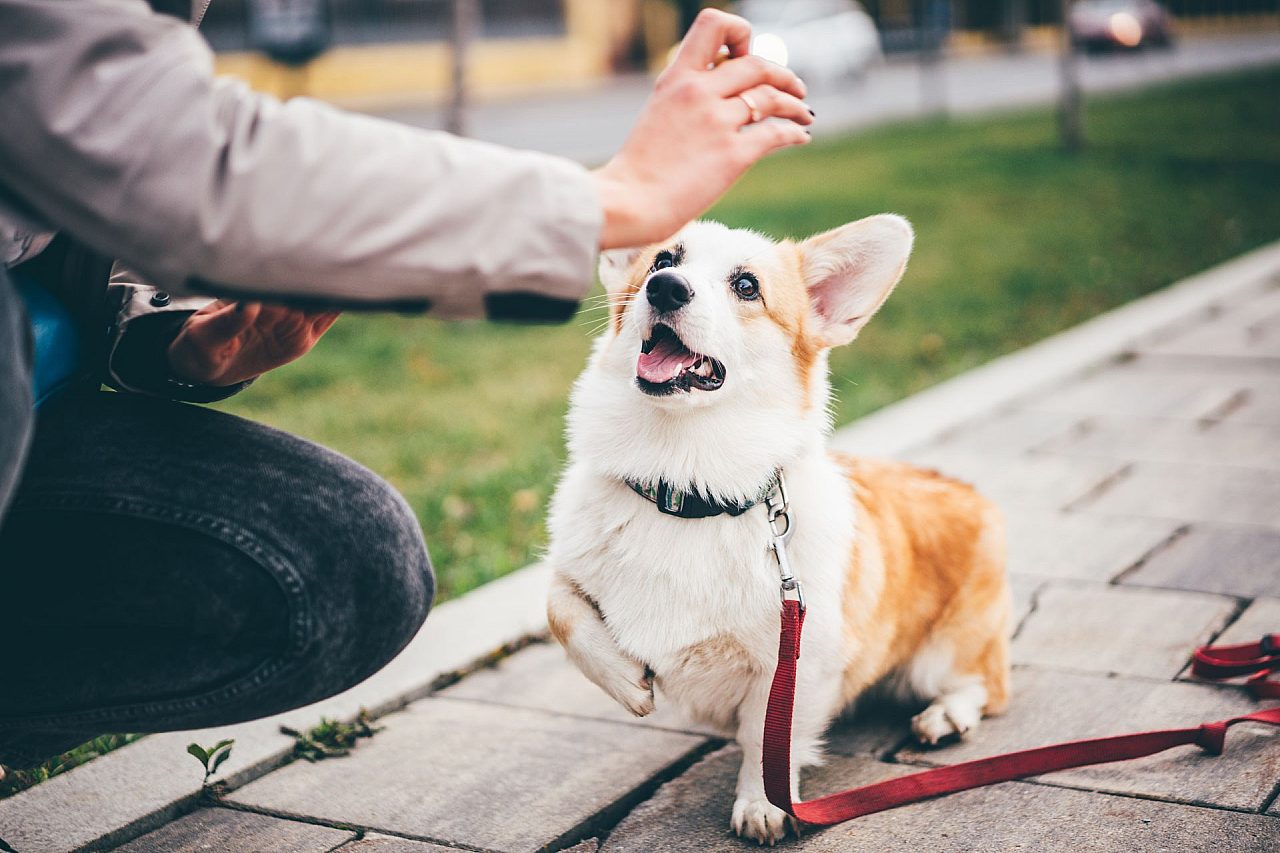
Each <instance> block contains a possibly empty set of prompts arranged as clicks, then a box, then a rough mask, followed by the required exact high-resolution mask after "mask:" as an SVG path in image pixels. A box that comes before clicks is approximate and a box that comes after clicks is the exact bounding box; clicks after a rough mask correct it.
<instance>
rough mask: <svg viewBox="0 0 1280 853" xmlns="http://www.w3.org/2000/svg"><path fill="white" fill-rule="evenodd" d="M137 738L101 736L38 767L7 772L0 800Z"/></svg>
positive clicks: (2, 781)
mask: <svg viewBox="0 0 1280 853" xmlns="http://www.w3.org/2000/svg"><path fill="white" fill-rule="evenodd" d="M140 737H142V735H102V736H101V737H96V738H94V739H93V740H91V741H89V742H88V743H82V744H80V746H77V747H76V748H75V749H72V750H70V751H68V752H64V753H62V755H59V756H56V757H54V758H51V759H49V760H48V761H46V762H44V763H43V764H41V765H39V766H37V767H30V768H26V769H21V770H6V772H5V775H4V778H3V779H0V799H4V798H5V797H10V796H13V795H14V794H16V793H18V792H19V791H25V790H26V789H27V788H30V787H32V786H34V785H39V784H40V783H41V782H47V781H48V780H50V779H52V778H53V777H54V776H60V775H62V774H63V773H66V772H67V771H68V770H71V769H73V768H75V767H79V766H80V765H81V764H84V763H85V762H86V761H92V760H93V759H95V758H97V757H98V756H99V755H105V754H106V753H108V752H111V751H112V750H113V749H119V748H120V747H122V746H124V745H125V744H130V743H133V742H134V741H135V740H137V739H138V738H140Z"/></svg>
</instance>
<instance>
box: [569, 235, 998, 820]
mask: <svg viewBox="0 0 1280 853" xmlns="http://www.w3.org/2000/svg"><path fill="white" fill-rule="evenodd" d="M912 240H913V234H912V231H911V228H910V226H909V225H908V224H907V222H906V221H905V220H903V219H901V218H899V217H894V216H880V217H872V218H870V219H867V220H862V221H861V222H858V223H853V224H852V225H849V226H846V227H845V228H843V229H838V230H837V231H836V232H830V233H829V234H828V235H823V236H822V237H820V238H815V241H811V242H810V243H806V244H803V245H802V246H801V247H800V248H801V250H802V255H800V256H801V257H803V262H802V268H801V269H800V270H799V271H798V273H799V274H800V275H801V276H802V277H803V286H804V288H805V289H807V292H808V307H807V308H806V310H807V312H808V316H807V317H806V323H807V328H808V332H807V334H809V335H810V336H813V337H816V338H817V339H818V340H820V343H821V347H820V351H817V352H815V354H814V356H813V358H814V364H813V367H812V369H811V370H810V371H809V375H810V376H813V377H817V378H816V379H815V380H813V381H807V380H806V378H805V377H804V376H802V375H801V373H800V372H798V371H797V367H796V356H795V352H794V350H795V345H796V342H795V340H794V339H793V336H791V335H789V334H788V332H787V330H785V329H784V328H782V327H781V326H780V325H778V324H776V323H772V322H767V321H759V319H758V317H756V320H755V321H749V320H750V319H751V318H752V317H755V316H756V315H753V314H752V313H751V312H756V314H758V313H759V312H760V311H761V310H762V308H761V307H760V305H759V304H746V303H743V302H742V300H740V299H738V298H737V297H736V296H735V295H734V294H733V292H732V291H731V289H730V288H729V287H728V285H727V280H728V279H729V278H730V274H731V271H732V270H734V269H737V268H742V267H749V268H751V269H752V270H761V272H760V276H759V277H760V278H761V285H762V289H763V295H764V300H765V301H768V300H769V299H770V298H773V299H783V298H785V296H786V295H785V294H783V293H781V292H780V291H778V290H773V291H771V290H770V280H771V276H772V277H777V276H782V275H788V274H789V275H795V274H796V273H797V270H795V269H791V268H789V267H788V266H787V263H788V261H787V259H788V258H792V257H793V256H792V255H786V254H785V253H783V252H781V251H780V250H779V246H778V244H775V243H774V242H773V241H771V240H769V239H767V238H765V237H762V236H760V235H758V234H755V233H752V232H748V231H740V230H730V229H728V228H725V227H724V226H722V225H718V224H715V223H710V222H699V223H694V224H692V225H690V226H688V227H686V229H685V230H684V231H682V232H681V233H680V234H679V235H677V237H676V238H673V242H679V243H681V244H683V246H684V249H685V251H684V258H683V262H682V263H681V264H680V266H679V272H680V273H681V274H682V275H684V276H685V277H686V278H687V279H688V280H689V281H690V282H691V284H692V286H693V289H694V292H695V298H693V299H692V301H691V302H690V303H689V304H688V305H687V306H685V308H683V309H681V311H680V312H679V315H680V316H679V318H678V321H677V322H676V323H675V324H674V328H675V329H676V331H677V333H678V334H679V336H680V337H681V339H682V340H683V341H684V343H685V344H686V345H687V346H688V347H689V348H690V349H692V350H694V351H696V352H699V353H706V354H709V355H713V356H715V357H716V358H717V359H719V360H720V361H722V362H723V363H724V365H725V367H726V377H725V383H724V386H723V387H722V388H720V389H719V390H716V391H711V392H707V391H698V390H694V391H688V392H682V393H676V394H673V395H671V396H668V397H652V396H648V395H646V394H644V393H642V392H641V391H640V390H638V388H637V387H636V383H635V375H636V358H637V354H638V353H639V352H640V347H641V343H642V341H643V340H644V339H645V337H646V336H647V335H648V334H649V333H650V330H651V328H652V325H653V322H654V309H653V308H652V307H651V306H650V305H649V304H648V303H647V302H646V300H645V299H644V296H643V290H642V289H640V290H637V289H636V288H637V284H636V283H637V281H639V282H641V283H642V282H643V281H644V279H645V278H646V277H647V276H646V268H647V259H646V258H645V257H639V258H638V257H637V254H636V253H634V252H632V253H614V254H611V255H606V257H605V258H603V259H602V262H601V278H602V281H603V282H604V284H605V286H606V289H607V291H608V292H609V294H610V298H611V299H612V300H613V301H614V302H615V303H616V304H617V305H618V306H619V307H618V311H619V312H620V313H619V315H618V316H617V317H616V318H615V322H614V323H613V325H612V327H611V328H610V330H609V331H608V332H606V333H605V334H604V335H603V336H601V337H600V338H599V339H598V340H597V342H596V345H595V348H594V352H593V354H592V356H591V359H590V363H589V366H588V367H587V369H586V371H585V372H584V373H583V374H582V376H581V378H580V379H579V380H578V383H577V385H576V387H575V389H574V392H573V403H572V410H571V413H570V416H569V427H568V431H569V450H570V456H571V463H570V465H569V467H568V469H567V470H566V472H565V474H564V476H563V479H562V481H561V483H560V485H559V488H558V490H557V492H556V495H555V498H554V501H553V506H552V510H551V515H550V532H551V545H550V548H549V555H548V557H549V561H550V563H551V564H552V565H553V566H554V569H555V580H554V584H553V589H552V594H551V599H550V604H549V616H550V619H551V623H552V627H553V631H554V632H555V633H556V635H557V637H558V638H559V639H560V640H561V641H562V643H563V644H564V646H565V648H566V650H567V652H568V655H569V657H570V658H571V659H572V660H573V662H574V663H575V664H576V665H577V666H578V667H579V668H580V669H581V670H582V671H583V672H584V673H585V674H586V675H587V677H588V678H590V679H591V680H592V681H594V682H595V683H596V684H598V685H599V686H600V687H601V688H603V689H604V690H605V691H606V692H607V693H608V694H609V695H610V696H612V697H613V698H614V699H616V700H617V701H618V702H619V703H621V704H622V705H623V706H624V707H626V708H627V709H628V710H629V711H631V712H632V713H634V714H637V715H644V714H647V713H649V712H650V711H652V710H653V708H654V702H655V698H654V682H655V681H656V685H657V687H658V688H660V690H661V694H662V696H663V697H664V698H665V699H668V700H670V701H673V702H675V703H677V704H678V705H679V706H680V707H681V708H682V709H683V710H684V711H685V712H686V713H687V714H688V715H689V716H690V717H692V718H694V719H696V720H699V721H702V722H704V723H710V724H713V725H715V726H718V727H720V728H721V729H723V730H725V731H726V732H728V733H732V734H733V735H735V736H736V738H737V740H738V743H739V744H740V745H741V747H742V751H743V760H742V768H741V772H740V775H739V778H738V785H737V799H736V802H735V803H734V806H733V814H732V820H731V823H732V826H733V829H734V830H735V831H736V832H738V833H739V834H741V835H746V836H749V837H751V838H753V839H756V840H758V841H761V842H769V843H772V842H773V841H775V840H777V839H779V838H781V837H783V836H784V835H785V833H786V828H787V823H788V818H787V816H786V815H785V813H783V812H782V811H781V810H779V809H777V808H775V807H774V806H773V805H771V804H770V803H769V802H768V801H767V800H766V798H765V793H764V786H763V781H762V777H761V750H762V737H763V721H764V714H765V704H766V700H767V696H768V691H769V685H770V682H771V679H772V676H773V671H774V668H775V666H776V662H777V661H776V655H777V647H778V625H779V621H778V613H779V580H778V569H777V565H776V563H774V562H773V560H772V558H771V557H770V555H769V554H768V552H767V551H766V548H765V545H766V538H767V535H768V529H767V525H766V520H765V515H764V512H765V510H764V508H763V507H760V508H755V509H752V510H750V511H748V512H746V513H744V514H743V515H741V516H738V517H731V516H728V515H723V516H718V517H715V518H710V519H700V520H688V519H682V518H676V517H672V516H669V515H664V514H662V513H660V512H658V510H657V509H656V508H655V506H654V505H653V504H651V503H649V502H648V501H646V500H644V499H643V498H641V497H639V496H637V495H636V494H635V493H634V492H633V491H632V490H631V488H629V487H628V486H627V485H626V484H625V482H624V480H625V479H628V478H629V479H632V480H636V481H641V482H649V483H656V482H657V481H659V480H663V481H666V482H668V483H670V484H673V485H674V486H675V487H677V488H682V489H697V490H698V491H700V492H701V493H703V494H708V495H711V496H714V497H716V498H718V499H721V500H730V501H733V500H737V501H742V500H747V499H751V498H754V497H755V496H756V495H757V493H758V491H759V490H760V488H761V486H762V485H763V483H764V482H765V481H766V480H767V478H768V476H769V474H770V473H771V472H773V471H774V470H775V469H782V470H784V471H785V474H786V478H787V483H788V487H789V492H790V499H791V505H792V517H793V518H794V519H795V526H796V527H795V535H794V537H793V538H792V539H791V543H790V548H789V551H790V556H791V562H792V565H793V568H794V570H795V573H796V575H797V577H798V578H799V579H800V581H801V582H802V583H803V585H804V591H805V596H806V599H807V601H808V614H807V618H806V621H805V632H804V639H803V643H804V651H803V654H802V655H801V665H800V667H799V676H798V683H797V688H796V690H797V698H796V703H795V720H794V733H793V747H792V761H793V771H792V789H793V796H794V797H796V798H798V794H799V792H798V784H797V780H798V770H799V768H800V767H802V766H804V765H807V764H812V763H815V762H817V761H818V760H819V759H820V752H821V739H822V735H823V732H824V730H825V729H826V728H827V726H828V724H829V723H830V722H831V720H832V719H833V718H834V717H835V716H837V715H838V714H839V713H840V711H841V710H842V709H843V708H844V707H845V705H846V704H847V699H848V697H847V696H845V695H844V693H843V686H842V684H843V678H844V672H845V670H846V668H847V666H848V662H849V655H848V646H849V639H848V636H847V630H848V626H846V624H845V617H844V615H843V608H844V602H845V600H846V599H847V598H848V597H850V596H857V597H859V598H861V599H865V600H868V601H871V600H876V599H878V598H879V597H880V596H881V594H882V593H883V589H881V588H880V587H882V586H883V584H884V576H883V574H877V573H875V572H867V573H862V574H859V573H851V572H850V570H849V566H850V561H851V557H850V555H851V554H852V553H853V551H854V537H855V528H856V523H855V522H856V518H855V515H856V511H855V505H854V502H853V501H852V500H851V499H850V494H851V489H850V481H849V478H848V475H847V474H846V473H845V472H843V471H842V470H841V469H840V468H839V466H838V465H837V464H836V463H835V461H833V459H832V457H831V456H829V455H828V452H827V450H826V447H825V441H826V437H827V435H828V433H829V431H830V416H829V413H828V409H829V407H828V394H829V390H828V383H827V381H826V373H827V368H826V354H825V353H826V349H825V348H826V347H829V346H833V345H837V344H841V343H845V342H848V341H849V340H852V339H853V337H854V336H855V335H856V334H857V332H858V330H859V329H860V328H861V326H862V325H863V324H864V323H865V322H866V321H867V319H869V318H870V316H871V315H872V314H873V313H874V312H875V310H876V309H877V308H879V306H880V304H881V303H882V302H883V301H884V299H885V298H886V297H887V296H888V294H889V292H890V290H892V288H893V286H894V285H895V284H896V282H897V281H898V279H899V278H900V277H901V274H902V271H903V269H904V268H905V264H906V261H907V256H908V254H909V252H910V248H911V243H912ZM649 251H652V250H649ZM793 266H794V264H793ZM628 288H630V289H631V292H630V293H628ZM636 294H638V295H636ZM633 295H634V298H632V296H633ZM744 318H746V319H744ZM664 322H667V321H666V320H665V319H664ZM859 585H861V586H859ZM851 587H852V588H851ZM896 678H897V682H898V684H899V686H900V687H901V688H902V689H904V690H905V691H906V692H909V693H915V694H917V695H919V696H921V697H924V698H926V699H930V700H934V701H933V704H932V705H930V706H929V708H927V709H926V710H925V712H923V713H922V714H921V715H920V716H919V717H918V718H917V719H916V721H915V723H914V728H915V731H916V733H917V735H918V736H919V737H920V738H921V739H922V740H925V741H928V742H936V741H937V740H939V739H940V738H942V737H945V736H947V735H948V734H952V733H955V732H963V731H965V730H967V729H970V728H972V727H973V726H974V725H975V724H976V723H977V720H978V718H979V717H980V716H981V715H982V709H983V706H984V704H986V702H987V694H986V690H985V688H984V687H983V684H982V682H981V680H980V679H975V678H974V677H972V676H971V675H970V674H967V673H966V674H964V675H958V674H956V673H954V672H953V670H952V652H951V650H950V648H949V647H948V646H947V645H946V644H945V643H941V642H939V643H935V644H932V645H925V646H922V647H921V649H920V650H919V651H918V653H916V654H915V655H914V657H913V658H912V660H911V663H910V665H908V666H906V667H902V668H900V669H899V670H898V672H897V674H896Z"/></svg>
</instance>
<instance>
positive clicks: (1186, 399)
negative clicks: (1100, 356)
mask: <svg viewBox="0 0 1280 853" xmlns="http://www.w3.org/2000/svg"><path fill="white" fill-rule="evenodd" d="M1180 361H1181V360H1180ZM1246 388H1247V383H1246V382H1245V381H1244V380H1242V379H1240V378H1238V377H1236V376H1234V375H1232V374H1231V373H1228V372H1226V371H1223V370H1218V369H1215V368H1214V366H1213V365H1211V364H1203V365H1202V364H1199V363H1198V362H1197V363H1194V364H1191V365H1188V364H1186V363H1185V362H1184V361H1183V362H1182V363H1178V364H1172V363H1170V362H1168V361H1166V360H1162V359H1153V358H1134V359H1132V360H1130V361H1127V362H1124V363H1120V364H1112V365H1108V366H1106V367H1105V368H1103V369H1101V370H1097V371H1095V372H1093V373H1092V374H1090V375H1088V376H1084V377H1081V378H1079V379H1076V380H1075V381H1072V382H1066V383H1062V384H1061V385H1058V386H1053V387H1043V388H1042V390H1040V391H1039V392H1038V393H1036V394H1035V395H1034V396H1033V397H1031V398H1030V399H1028V400H1026V401H1023V402H1022V403H1021V406H1022V407H1023V408H1026V409H1029V410H1033V411H1039V412H1046V413H1055V414H1058V415H1061V416H1062V417H1063V418H1064V420H1065V419H1079V418H1083V417H1095V418H1104V417H1110V418H1171V419H1181V420H1190V421H1198V420H1202V419H1205V418H1211V417H1213V416H1214V415H1215V414H1216V413H1217V412H1220V411H1223V410H1224V409H1226V408H1228V407H1229V406H1230V405H1231V404H1232V402H1233V400H1234V399H1235V398H1236V397H1237V396H1238V395H1239V394H1240V392H1241V391H1242V390H1245V389H1246Z"/></svg>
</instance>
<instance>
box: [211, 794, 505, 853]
mask: <svg viewBox="0 0 1280 853" xmlns="http://www.w3.org/2000/svg"><path fill="white" fill-rule="evenodd" d="M218 807H219V808H225V809H230V810H231V811H237V812H245V813H246V814H258V815H263V816H264V817H273V818H277V819H279V820H287V821H291V822H293V823H305V824H309V825H311V826H322V827H324V828H326V829H340V830H344V831H346V832H354V833H356V834H357V835H358V836H359V838H352V839H348V840H347V841H344V842H342V844H341V845H339V847H338V848H335V849H341V848H342V847H343V846H345V845H347V844H350V843H352V842H353V841H358V840H361V839H362V838H363V837H364V836H365V835H367V834H368V833H370V832H376V833H377V834H379V835H388V836H391V837H392V838H400V839H403V840H405V841H423V842H426V843H428V844H436V845H439V846H442V847H451V848H453V849H455V850H467V851H471V853H503V851H501V850H494V849H493V848H490V847H477V846H475V845H474V844H467V843H466V842H465V841H454V840H448V839H444V838H435V837H433V836H430V835H414V834H412V833H407V832H404V831H402V830H398V829H388V828H386V827H381V826H364V825H362V824H358V823H347V822H345V821H325V820H324V819H322V818H318V817H311V816H309V815H300V814H294V813H293V812H287V811H281V810H279V809H269V808H264V807H262V806H250V805H246V804H245V803H234V802H220V803H218Z"/></svg>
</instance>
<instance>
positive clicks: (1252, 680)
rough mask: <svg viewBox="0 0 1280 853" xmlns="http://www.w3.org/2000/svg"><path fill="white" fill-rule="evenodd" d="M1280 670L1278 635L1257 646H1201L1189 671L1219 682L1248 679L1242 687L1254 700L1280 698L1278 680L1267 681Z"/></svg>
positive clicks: (1267, 635)
mask: <svg viewBox="0 0 1280 853" xmlns="http://www.w3.org/2000/svg"><path fill="white" fill-rule="evenodd" d="M1277 671H1280V634H1266V635H1264V636H1263V638H1262V639H1261V640H1259V641H1258V642H1256V643H1240V644H1239V645H1235V646H1201V647H1200V648H1198V649H1196V651H1195V654H1194V655H1193V656H1192V661H1191V672H1192V673H1194V674H1195V675H1198V676H1199V677H1201V678H1211V679H1213V680H1215V681H1221V680H1223V679H1226V678H1237V677H1239V676H1241V675H1247V676H1249V679H1248V680H1247V681H1246V682H1245V687H1247V688H1248V689H1249V692H1250V693H1252V694H1253V695H1254V697H1255V698H1257V699H1270V698H1274V697H1277V696H1280V681H1271V680H1270V679H1268V678H1267V676H1268V675H1270V674H1271V673H1273V672H1277Z"/></svg>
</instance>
